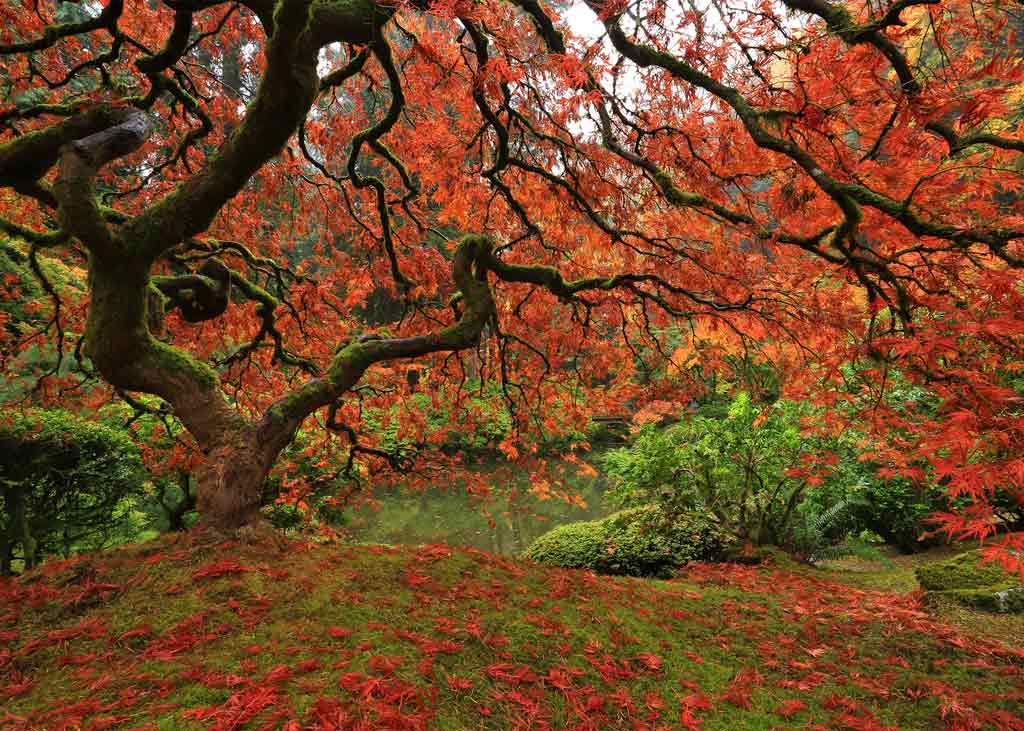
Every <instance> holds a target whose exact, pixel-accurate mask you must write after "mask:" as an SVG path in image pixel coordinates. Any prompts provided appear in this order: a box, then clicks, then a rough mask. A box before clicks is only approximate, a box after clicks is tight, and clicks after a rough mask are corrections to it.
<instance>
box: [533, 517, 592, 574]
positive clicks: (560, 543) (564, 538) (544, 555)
mask: <svg viewBox="0 0 1024 731" xmlns="http://www.w3.org/2000/svg"><path fill="white" fill-rule="evenodd" d="M601 523H602V521H599V520H594V521H587V522H580V523H566V524H565V525H560V526H558V527H557V528H553V529H551V530H549V531H548V532H547V533H545V534H544V535H542V536H539V537H538V538H537V539H536V540H534V542H533V543H531V544H530V546H529V547H528V548H527V549H526V551H525V552H524V553H523V555H524V556H525V557H526V558H528V559H530V560H531V561H536V562H537V563H542V564H547V565H548V566H559V567H561V568H564V569H579V568H592V567H594V566H595V565H596V564H597V562H598V560H599V559H600V558H601V552H602V551H603V550H604V528H603V527H602V525H601Z"/></svg>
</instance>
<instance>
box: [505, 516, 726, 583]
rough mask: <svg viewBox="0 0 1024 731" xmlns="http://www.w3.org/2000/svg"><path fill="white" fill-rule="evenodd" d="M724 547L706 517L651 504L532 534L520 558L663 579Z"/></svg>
mask: <svg viewBox="0 0 1024 731" xmlns="http://www.w3.org/2000/svg"><path fill="white" fill-rule="evenodd" d="M724 545H725V539H724V535H723V533H722V531H721V530H720V528H719V527H718V525H717V523H715V522H714V520H713V519H712V518H710V517H709V516H708V515H706V514H704V513H699V512H687V513H682V514H678V515H674V516H669V515H666V514H665V513H663V512H662V511H661V510H659V509H658V508H656V507H653V506H651V507H641V508H632V509H629V510H623V511H620V512H618V513H614V514H612V515H610V516H608V517H607V518H604V519H602V520H597V521H590V522H584V523H568V524H566V525H562V526H559V527H557V528H554V529H553V530H551V531H548V532H547V533H545V534H544V535H542V536H540V537H539V538H537V540H535V541H534V542H533V543H532V544H531V545H530V547H529V548H527V549H526V551H525V553H524V556H525V557H526V558H528V559H530V560H532V561H536V562H537V563H542V564H547V565H549V566H559V567H562V568H585V569H590V570H591V571H596V572H598V573H602V574H618V575H626V576H660V577H665V576H671V575H672V573H673V571H674V570H675V569H677V568H679V567H680V566H682V565H683V564H685V563H686V562H687V561H709V560H715V559H717V558H719V557H720V555H721V553H722V550H723V548H724Z"/></svg>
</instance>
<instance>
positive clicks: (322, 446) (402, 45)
mask: <svg viewBox="0 0 1024 731" xmlns="http://www.w3.org/2000/svg"><path fill="white" fill-rule="evenodd" d="M1021 16H1022V12H1021V9H1020V8H1019V7H1018V6H1014V5H1013V4H1011V3H1006V2H999V1H998V0H991V1H989V0H977V1H969V0H896V2H881V3H876V2H860V1H859V0H853V1H851V2H848V3H844V2H841V1H840V0H765V1H763V2H755V1H754V0H736V2H732V1H731V0H730V1H722V0H707V1H706V2H705V1H702V0H695V1H694V2H685V3H683V2H664V0H609V1H608V2H604V3H601V2H597V1H596V0H595V1H594V2H590V3H587V4H575V5H571V6H568V7H566V6H564V5H545V4H541V3H539V2H537V1H536V0H480V1H478V2H470V1H468V0H437V1H436V2H423V1H421V0H410V1H408V2H374V0H278V1H277V2H272V0H244V1H242V2H233V3H232V2H218V1H216V0H174V1H173V2H172V1H171V0H163V1H162V2H159V1H157V0H151V1H150V2H145V3H141V2H140V3H127V4H126V3H123V2H121V0H107V2H103V3H101V2H92V1H84V2H79V3H54V2H49V1H41V2H34V3H22V2H18V1H16V0H6V1H5V2H3V3H2V4H0V18H2V20H3V28H4V30H3V31H0V59H2V61H0V63H2V66H0V95H2V96H0V104H2V106H0V124H2V130H0V228H2V229H3V230H4V231H5V232H6V233H7V234H8V235H9V236H11V237H12V239H13V240H15V241H17V242H21V243H20V244H17V245H18V246H20V247H21V251H22V253H23V255H24V256H25V257H26V261H28V262H29V263H30V264H31V267H32V270H33V271H34V272H35V274H36V275H37V276H38V278H39V280H40V285H41V287H42V289H43V290H44V291H45V292H46V295H47V299H48V302H47V303H45V305H44V306H45V308H46V309H45V313H46V314H45V316H44V317H42V318H37V319H36V325H37V327H35V328H32V329H31V332H30V333H29V332H26V329H25V328H24V327H19V328H6V329H5V332H4V336H3V337H4V338H5V339H6V342H4V343H3V352H4V359H5V368H7V369H14V368H20V367H22V366H23V364H21V365H19V359H20V358H21V357H22V354H23V353H24V352H25V350H24V347H23V346H24V343H25V342H27V341H29V340H31V341H32V342H33V343H35V344H38V343H39V342H40V339H41V338H42V337H44V336H45V339H46V340H47V342H49V343H50V346H49V349H48V351H47V352H48V354H49V355H48V359H49V361H51V362H46V363H44V364H42V365H39V364H37V366H36V367H37V369H38V371H39V372H38V375H39V376H40V377H42V378H41V380H40V382H39V383H38V384H37V387H36V389H35V390H34V392H33V395H32V398H33V399H36V400H41V401H50V402H52V401H58V402H60V403H61V404H62V405H64V406H66V407H68V408H79V407H80V408H88V407H90V406H92V405H95V404H96V403H98V402H99V401H101V400H102V399H105V398H107V397H109V396H110V395H111V394H117V395H119V396H121V397H123V398H125V399H127V400H128V401H129V403H130V404H132V405H133V406H134V407H135V408H136V409H139V410H140V411H143V412H150V413H154V414H156V415H160V416H161V417H163V416H167V417H173V418H174V419H177V420H179V421H180V423H181V424H182V425H183V426H184V428H185V429H186V430H187V432H188V434H189V435H190V436H189V439H190V440H191V441H190V442H189V444H191V445H192V446H194V448H195V449H196V450H197V451H198V452H201V453H202V455H203V459H202V461H201V466H200V467H199V468H198V470H199V471H198V505H199V510H200V512H201V513H202V514H203V516H204V519H205V520H206V521H207V522H209V523H211V524H213V525H216V526H219V527H222V528H235V527H239V526H242V525H246V524H248V523H251V522H253V521H254V520H256V519H257V509H258V507H259V501H260V498H261V494H262V485H263V482H264V480H265V478H266V475H267V474H268V472H269V471H270V470H271V469H272V467H273V465H274V463H275V461H276V460H277V459H278V457H279V455H280V454H281V453H282V450H284V449H285V448H286V447H287V445H289V443H291V442H292V440H293V438H294V437H295V435H296V432H297V430H299V428H300V426H302V427H303V429H305V428H306V427H310V426H312V425H313V421H314V420H315V422H316V425H318V426H320V427H323V428H324V436H322V437H320V438H319V441H317V440H313V441H310V442H309V444H310V445H311V446H310V447H309V449H311V450H329V449H342V450H344V451H345V452H346V453H347V454H348V455H349V456H350V457H351V458H352V459H356V460H359V461H360V462H363V463H365V464H367V465H369V466H370V467H371V468H376V466H383V465H390V466H392V467H402V468H408V467H410V466H411V463H417V464H420V465H421V466H422V460H423V457H422V455H423V454H425V453H426V452H427V451H428V450H429V449H430V448H431V446H432V445H434V446H436V445H438V444H439V443H440V442H442V441H443V436H441V435H439V433H438V432H437V431H436V430H435V429H433V428H432V427H431V425H430V423H429V420H428V419H427V418H426V416H425V413H424V403H423V399H426V400H427V401H428V402H429V404H430V407H431V408H433V409H434V410H438V409H441V408H444V409H447V410H448V413H449V415H450V421H454V422H456V423H460V424H461V425H462V426H461V428H462V429H463V430H464V431H472V430H473V429H474V428H475V427H476V426H477V425H478V424H482V423H484V422H486V421H487V420H488V419H493V414H489V413H485V411H486V410H485V409H482V408H481V407H480V406H479V403H478V401H474V399H476V398H477V397H478V396H480V395H482V394H484V393H485V392H486V393H492V392H490V391H487V390H486V389H487V388H488V387H489V385H493V386H494V391H493V395H494V399H493V403H496V404H497V405H498V406H499V407H501V408H504V409H506V410H507V412H508V414H509V418H508V421H509V428H508V429H507V431H506V433H505V436H504V438H503V439H502V441H501V448H502V450H503V451H504V452H505V453H506V454H507V455H508V456H509V457H510V458H513V459H514V458H520V459H528V458H529V456H530V454H531V453H532V451H533V450H534V449H536V447H537V445H538V444H539V443H540V442H541V441H542V440H544V439H549V438H552V437H558V436H564V435H569V434H574V433H578V432H582V431H583V426H584V425H585V424H586V422H587V419H588V418H589V417H590V416H591V415H594V414H597V415H602V414H608V413H618V412H621V411H622V410H624V408H625V405H627V404H628V405H629V408H631V409H642V408H645V407H648V408H652V409H654V410H655V411H656V410H657V409H659V408H661V405H664V404H681V403H685V402H686V401H687V400H688V399H689V398H690V397H691V396H692V395H693V394H695V393H697V392H699V390H700V389H701V388H704V387H705V386H706V384H705V376H706V375H707V374H708V373H709V372H711V371H716V370H722V369H727V368H730V367H731V366H732V365H734V364H735V363H737V362H743V363H746V364H748V365H749V364H750V363H755V364H768V365H770V366H771V367H772V368H773V369H775V370H776V371H777V372H779V373H780V374H782V375H781V376H780V378H779V382H780V384H781V388H782V389H783V390H784V391H785V392H786V394H787V395H788V396H791V397H795V396H802V397H804V398H810V399H813V400H814V401H815V402H816V403H818V404H820V405H821V406H822V407H824V408H827V409H830V410H832V411H833V412H834V418H832V419H830V420H826V423H827V424H829V425H830V426H831V428H834V429H837V430H838V429H842V428H843V426H844V424H849V423H853V422H857V423H858V424H859V425H860V427H861V428H864V430H865V433H866V434H869V435H870V436H871V438H872V441H871V442H870V444H866V448H868V449H870V450H871V451H872V457H873V459H875V460H877V461H878V462H879V464H882V465H884V466H885V469H888V470H890V471H891V472H892V473H893V474H897V473H898V474H902V475H904V476H906V477H909V478H911V479H923V478H924V476H925V475H926V474H927V475H930V476H932V477H934V479H936V480H938V481H940V482H941V483H942V484H943V485H944V486H945V487H946V489H947V490H949V491H950V493H951V494H954V495H957V496H960V497H963V498H966V500H965V501H961V502H963V503H964V504H965V505H966V507H965V508H964V510H962V511H960V512H959V513H957V514H955V515H953V514H950V515H948V516H946V517H945V519H944V527H945V528H947V529H948V530H950V531H953V532H956V533H958V534H961V535H974V536H985V535H988V534H990V533H992V532H993V531H994V526H993V523H992V509H991V496H992V495H993V494H994V493H995V491H997V490H1002V491H1009V492H1010V493H1011V494H1013V495H1015V496H1016V498H1017V499H1018V500H1020V499H1021V498H1022V497H1024V451H1022V449H1024V447H1022V445H1024V432H1022V429H1024V419H1022V416H1021V406H1020V404H1021V387H1020V380H1019V375H1018V374H1019V369H1020V364H1021V362H1022V360H1021V352H1020V348H1021V335H1022V333H1024V321H1022V315H1021V313H1022V311H1024V308H1022V304H1024V302H1022V298H1024V292H1022V289H1021V286H1020V278H1021V267H1022V265H1024V248H1022V244H1024V206H1022V204H1021V195H1020V190H1021V176H1022V172H1024V157H1022V153H1024V135H1022V133H1021V127H1020V117H1021V96H1022V94H1021V91H1022V89H1024V86H1022V84H1024V61H1022V54H1021V52H1020V49H1021V45H1020V42H1019V39H1018V37H1017V32H1018V31H1019V30H1021V28H1022V19H1021ZM43 257H47V258H50V259H53V260H60V261H63V262H65V263H66V264H67V265H68V266H75V267H86V268H87V270H88V282H89V291H88V295H87V296H84V295H81V294H78V295H76V294H75V292H71V291H67V290H61V289H60V288H58V287H57V286H55V284H54V283H53V282H51V281H50V280H49V279H47V276H46V272H45V268H44V267H41V266H40V265H39V263H38V262H39V261H40V260H41V259H42V258H43ZM5 313H6V310H3V309H0V317H4V318H7V317H9V315H7V314H5ZM408 359H418V360H417V361H416V362H414V363H407V362H406V361H407V360H408ZM68 362H72V363H73V364H74V367H73V368H71V369H68V368H67V367H66V365H67V363H68ZM62 365H63V366H65V367H62ZM410 369H415V372H412V371H411V370H410ZM907 381H909V382H911V383H915V384H919V385H922V386H926V387H927V390H928V393H929V394H930V396H929V398H928V399H922V400H921V401H919V402H915V401H909V402H908V401H898V400H895V399H893V398H891V397H890V389H891V387H892V385H893V384H894V383H906V382H907ZM101 382H102V383H105V384H107V385H108V386H107V387H99V386H98V385H97V384H99V383H101ZM412 390H415V391H416V392H417V395H421V396H422V397H423V398H422V399H419V400H415V399H410V398H409V393H410V391H412ZM382 414H383V415H386V418H387V419H388V420H391V421H393V422H395V423H397V425H398V426H397V429H398V433H399V434H400V436H401V437H402V440H403V444H405V445H407V446H408V445H414V446H415V449H414V450H412V452H411V453H410V452H409V450H407V451H406V452H396V451H395V449H394V448H393V445H391V446H389V445H387V444H383V443H381V442H380V440H378V439H376V438H375V437H373V436H367V435H366V433H365V432H366V429H365V427H366V426H367V423H368V420H369V419H371V418H373V419H377V420H378V421H379V420H380V419H381V418H382V416H381V415H382ZM339 445H340V446H339ZM458 458H459V457H458V454H448V455H447V456H444V457H443V459H444V460H447V461H449V462H457V461H458ZM438 459H440V458H438ZM343 461H344V460H343ZM435 463H436V462H435ZM348 466H349V467H350V468H351V467H352V460H351V459H350V460H349V462H348ZM289 489H292V490H294V491H295V493H296V494H295V497H296V499H300V498H301V491H302V490H303V489H304V488H303V486H302V485H301V484H300V483H298V482H296V483H294V484H291V483H290V487H289Z"/></svg>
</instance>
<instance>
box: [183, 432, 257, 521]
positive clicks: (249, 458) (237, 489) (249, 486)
mask: <svg viewBox="0 0 1024 731" xmlns="http://www.w3.org/2000/svg"><path fill="white" fill-rule="evenodd" d="M275 456H276V452H275V453H274V454H270V453H269V451H268V450H266V449H261V448H260V447H259V446H258V445H257V444H256V443H255V439H254V438H253V435H252V433H251V430H245V431H244V432H242V433H239V434H234V435H229V439H228V440H227V442H226V443H225V444H223V445H221V446H217V447H215V448H213V449H211V450H210V451H209V453H208V454H207V455H206V460H205V461H204V463H203V465H202V466H201V467H200V468H199V469H198V470H197V471H196V478H197V491H196V508H197V509H198V511H199V515H200V519H201V521H202V524H203V525H206V526H209V527H212V528H216V529H219V530H237V529H238V528H242V527H245V526H250V525H255V524H257V523H259V522H260V513H259V510H260V505H261V502H262V497H263V485H264V482H265V481H266V479H267V474H268V473H269V472H270V468H271V467H272V466H273V462H274V457H275Z"/></svg>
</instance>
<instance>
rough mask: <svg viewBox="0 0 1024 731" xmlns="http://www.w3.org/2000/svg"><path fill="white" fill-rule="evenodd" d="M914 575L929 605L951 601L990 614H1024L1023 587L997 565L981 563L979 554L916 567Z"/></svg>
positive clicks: (960, 556) (970, 553)
mask: <svg viewBox="0 0 1024 731" xmlns="http://www.w3.org/2000/svg"><path fill="white" fill-rule="evenodd" d="M915 573H916V575H917V582H918V583H919V584H920V585H921V587H922V588H923V589H926V590H927V591H928V594H927V598H928V599H929V601H934V600H936V599H938V600H941V599H950V600H952V601H955V602H957V603H959V604H964V605H966V606H969V607H974V608H976V609H984V610H987V611H990V612H1010V613H1021V612H1024V586H1022V585H1021V583H1020V581H1019V579H1018V578H1017V577H1015V576H1011V575H1008V574H1007V573H1006V572H1005V571H1003V568H1002V566H1000V564H999V563H998V562H996V561H990V562H988V563H983V562H982V556H981V551H968V552H967V553H962V554H960V555H959V556H954V557H953V558H951V559H948V560H946V561H937V562H935V563H931V564H926V565H924V566H919V567H918V568H917V569H916V571H915Z"/></svg>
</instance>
